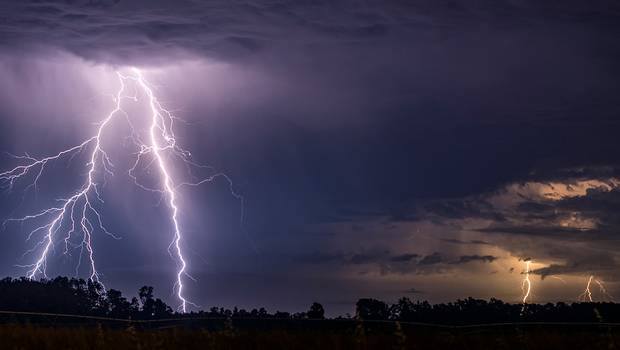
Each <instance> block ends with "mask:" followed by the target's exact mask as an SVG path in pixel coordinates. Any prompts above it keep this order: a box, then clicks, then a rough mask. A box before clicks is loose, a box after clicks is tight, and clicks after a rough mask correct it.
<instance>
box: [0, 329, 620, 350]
mask: <svg viewBox="0 0 620 350" xmlns="http://www.w3.org/2000/svg"><path fill="white" fill-rule="evenodd" d="M618 344H620V328H617V327H606V326H596V325H588V326H578V325H566V326H562V325H551V326H547V325H545V326H541V325H517V326H515V325H510V326H494V327H488V326H482V327H472V328H434V327H424V326H412V325H406V326H404V327H403V326H401V325H399V324H393V325H390V327H380V328H375V327H367V326H365V325H362V324H358V325H357V326H354V327H351V328H347V329H338V330H329V329H325V328H323V329H320V330H317V329H312V327H310V329H308V330H303V329H295V330H277V329H267V330H260V331H259V330H235V329H225V330H202V329H194V328H184V327H170V328H164V329H136V328H135V327H132V326H128V327H123V328H119V327H117V328H107V327H103V326H88V327H80V326H66V325H65V326H37V325H24V324H5V325H0V349H3V350H4V349H33V350H35V349H36V350H41V349H54V350H56V349H112V350H122V349H322V350H326V349H364V350H365V349H430V350H439V349H452V350H454V349H545V350H550V349H616V348H618Z"/></svg>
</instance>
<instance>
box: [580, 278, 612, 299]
mask: <svg viewBox="0 0 620 350" xmlns="http://www.w3.org/2000/svg"><path fill="white" fill-rule="evenodd" d="M592 282H594V283H596V284H597V285H598V287H599V291H600V292H601V294H602V295H604V296H605V297H607V298H608V299H609V300H613V297H612V296H611V295H609V293H608V292H607V289H606V288H605V283H604V282H603V281H601V280H600V279H595V278H594V275H590V276H589V277H588V282H587V283H586V288H585V289H584V291H583V293H581V294H579V296H578V297H577V300H578V301H582V302H590V303H591V302H592V301H594V299H593V298H592V291H591V290H590V286H591V285H592Z"/></svg>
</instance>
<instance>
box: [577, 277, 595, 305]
mask: <svg viewBox="0 0 620 350" xmlns="http://www.w3.org/2000/svg"><path fill="white" fill-rule="evenodd" d="M592 279H594V276H592V275H590V277H589V278H588V283H587V284H586V289H585V290H584V291H583V293H581V294H580V295H579V297H577V299H578V300H579V301H587V302H590V303H591V302H592V291H590V285H591V284H592Z"/></svg>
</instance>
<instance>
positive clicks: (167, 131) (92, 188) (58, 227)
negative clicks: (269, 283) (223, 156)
mask: <svg viewBox="0 0 620 350" xmlns="http://www.w3.org/2000/svg"><path fill="white" fill-rule="evenodd" d="M131 72H132V74H131V75H123V74H121V73H120V72H117V73H116V74H117V77H118V79H119V82H120V88H119V90H118V92H117V93H116V96H115V98H114V101H115V108H114V109H113V110H112V111H111V112H110V113H109V114H108V116H107V117H106V118H105V119H104V120H102V121H101V122H100V123H99V125H98V128H97V133H96V135H95V136H93V137H91V138H89V139H87V140H85V141H83V142H82V143H80V144H79V145H77V146H74V147H71V148H68V149H66V150H63V151H61V152H59V153H57V154H56V155H54V156H50V157H45V158H40V159H37V158H34V157H31V156H30V155H28V154H26V155H24V156H14V158H16V159H18V160H21V161H24V162H26V164H25V165H19V166H16V167H15V168H13V169H11V170H8V171H5V172H3V173H0V181H1V182H2V183H4V185H5V186H6V187H8V189H9V190H12V189H13V188H14V186H15V184H16V182H17V181H19V180H23V179H26V178H27V177H28V176H30V174H33V175H32V176H34V179H33V180H32V182H31V183H30V184H28V185H27V186H26V187H25V190H24V191H25V192H26V191H28V190H29V189H31V188H34V189H35V190H36V189H37V185H38V182H39V180H40V178H41V177H42V176H43V174H44V172H45V170H46V166H47V165H48V163H50V162H54V161H60V160H63V159H65V158H69V161H71V160H73V158H74V157H75V156H76V155H77V154H79V153H81V152H84V151H85V150H86V149H89V148H91V147H92V150H91V151H90V157H89V161H88V162H87V163H86V165H87V167H88V173H87V176H86V179H85V181H84V183H83V184H82V186H81V187H80V188H79V190H77V191H76V192H75V193H74V194H73V195H71V196H69V197H68V198H65V199H60V200H58V202H59V205H57V206H53V207H50V208H46V209H43V210H42V211H40V212H38V213H35V214H31V215H26V216H24V217H21V218H12V219H8V220H7V221H5V223H4V225H6V223H7V222H20V223H24V222H27V221H33V220H42V219H47V220H46V222H45V223H44V224H43V225H41V226H38V227H35V228H34V229H33V230H31V231H30V233H29V234H28V236H27V240H30V239H31V238H32V237H33V236H35V235H37V234H38V233H39V232H42V231H44V232H45V233H44V235H43V238H42V239H41V240H40V241H39V242H38V243H36V244H35V245H34V247H33V248H31V249H30V250H28V251H26V253H25V254H28V253H33V252H35V251H39V253H38V256H37V259H36V261H35V262H34V263H32V264H30V265H23V266H22V267H26V268H27V269H28V270H27V273H26V275H27V277H28V278H30V279H34V278H35V277H36V276H37V275H39V274H40V275H42V276H43V277H45V278H47V273H46V267H47V260H48V256H49V254H50V250H51V249H53V245H54V241H55V240H56V236H57V235H58V234H59V232H60V231H63V232H64V238H63V241H64V246H65V248H64V251H63V253H64V254H69V246H70V245H73V244H72V243H71V238H72V237H73V235H74V234H77V233H81V236H82V240H81V242H80V244H78V245H77V246H76V247H79V248H80V255H79V259H78V265H77V267H76V274H77V272H78V270H79V267H80V264H81V261H82V256H83V255H86V256H87V257H88V261H89V270H90V275H89V279H90V280H91V281H94V282H98V283H101V280H100V278H99V273H98V272H97V269H96V267H95V256H94V250H93V241H92V234H93V233H94V232H95V231H97V230H99V231H101V232H103V233H105V234H107V235H109V236H111V237H113V238H115V239H120V238H119V237H118V236H116V235H114V234H113V233H111V232H110V231H108V230H107V229H106V228H105V226H104V225H103V220H102V216H101V214H100V212H99V211H98V210H97V209H96V207H95V205H94V203H100V204H103V203H104V201H103V199H102V198H101V193H100V187H101V186H103V185H105V182H106V176H108V175H114V173H113V172H112V168H113V164H112V162H111V160H110V158H109V157H108V154H107V153H106V152H105V151H104V150H103V148H102V135H103V134H104V132H105V131H106V128H107V127H108V126H109V124H110V122H111V121H112V120H113V119H114V118H115V117H116V116H117V115H119V114H123V115H124V116H125V120H126V121H127V123H128V125H129V127H130V130H131V136H130V139H131V140H132V141H133V143H134V145H135V146H136V147H138V148H139V152H138V153H137V157H136V161H135V163H134V165H133V167H132V168H131V169H129V172H128V174H129V176H130V177H131V178H132V179H133V180H134V183H135V184H136V185H137V186H139V187H140V188H142V189H144V190H147V191H151V192H157V193H160V194H162V195H164V196H165V197H166V199H167V205H168V207H169V210H170V222H171V224H172V227H173V239H172V242H171V243H170V245H169V247H168V252H169V253H170V255H171V256H172V257H173V258H175V260H177V262H178V270H177V273H176V281H175V285H174V286H175V287H174V288H175V290H176V295H177V298H178V299H179V301H180V307H179V309H180V310H182V311H183V312H187V304H188V303H189V301H188V300H187V299H186V298H185V296H184V285H183V278H184V277H189V278H191V277H190V276H189V275H188V274H187V260H186V258H185V257H184V255H183V251H182V239H183V236H182V232H181V228H180V223H179V210H180V209H179V206H178V204H177V193H176V189H177V188H178V187H180V186H198V185H201V184H203V183H205V182H211V181H214V180H215V179H216V178H224V179H225V180H226V181H228V184H229V187H230V192H231V194H232V195H233V196H234V197H235V198H237V199H239V200H240V201H241V204H242V206H243V197H242V196H240V195H239V194H237V193H236V192H235V191H234V190H233V185H232V181H231V180H230V178H229V177H228V176H226V175H225V174H223V173H216V174H214V175H211V176H209V177H207V178H205V179H202V180H198V181H195V182H179V183H176V184H175V182H174V181H173V178H172V173H171V172H170V170H169V165H168V164H167V163H166V160H165V159H164V152H169V154H171V155H174V156H176V157H177V158H179V159H180V160H181V161H182V162H183V163H184V164H185V166H186V167H187V169H188V170H189V169H190V168H191V167H197V168H209V169H211V168H210V167H207V166H203V165H200V164H197V163H194V162H193V161H192V160H191V153H190V152H189V151H186V150H184V149H182V148H180V146H178V144H177V140H176V138H175V136H174V131H173V124H174V121H175V119H176V118H175V117H174V116H173V115H172V113H171V112H170V111H169V110H167V109H165V108H163V107H162V105H161V103H160V102H159V100H158V99H157V97H156V96H155V93H154V92H153V89H152V88H151V86H150V84H149V83H148V82H147V80H146V79H145V78H144V76H143V74H142V72H141V71H140V70H139V69H137V68H132V69H131ZM128 80H130V81H133V82H134V83H135V84H136V85H137V86H138V87H139V88H140V89H141V90H142V92H143V93H144V95H145V96H146V97H147V99H148V104H149V109H150V114H151V115H150V118H149V119H150V121H149V127H148V142H144V141H143V140H142V138H141V137H140V136H139V135H138V133H137V131H136V128H135V127H134V124H133V122H132V121H131V119H130V118H129V115H128V114H127V113H126V112H125V111H124V110H123V109H122V101H123V99H131V100H134V101H137V100H138V97H137V92H136V93H135V94H134V95H133V96H128V95H125V94H124V93H125V90H126V82H127V81H128ZM146 156H150V157H152V159H151V162H154V163H156V165H157V169H158V172H159V174H160V181H161V188H152V187H149V186H146V185H144V184H141V183H140V182H139V181H138V178H137V176H136V175H135V172H136V171H137V169H138V167H139V165H140V164H141V163H142V162H143V160H144V159H145V157H146ZM149 164H150V163H149ZM242 210H243V207H242ZM242 215H243V214H242ZM102 285H103V284H102Z"/></svg>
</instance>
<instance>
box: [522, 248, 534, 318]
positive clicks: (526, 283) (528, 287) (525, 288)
mask: <svg viewBox="0 0 620 350" xmlns="http://www.w3.org/2000/svg"><path fill="white" fill-rule="evenodd" d="M524 262H525V271H524V272H523V274H524V275H525V277H524V278H523V282H521V290H522V292H523V298H522V300H521V302H522V303H523V306H524V307H525V304H526V303H527V300H528V299H529V298H530V294H531V292H532V282H531V281H530V263H531V262H532V259H529V258H528V259H525V260H524Z"/></svg>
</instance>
